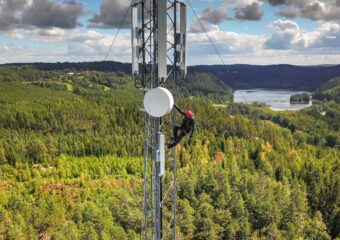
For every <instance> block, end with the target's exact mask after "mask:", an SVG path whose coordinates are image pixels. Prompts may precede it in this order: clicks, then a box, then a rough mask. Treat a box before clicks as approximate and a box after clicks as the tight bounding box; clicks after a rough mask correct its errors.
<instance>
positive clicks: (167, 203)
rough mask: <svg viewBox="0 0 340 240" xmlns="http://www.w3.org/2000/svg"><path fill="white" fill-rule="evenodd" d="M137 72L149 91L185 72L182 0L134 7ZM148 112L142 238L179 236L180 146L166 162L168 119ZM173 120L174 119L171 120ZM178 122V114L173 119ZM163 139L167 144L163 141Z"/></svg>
mask: <svg viewBox="0 0 340 240" xmlns="http://www.w3.org/2000/svg"><path fill="white" fill-rule="evenodd" d="M131 9H132V10H131V12H132V24H131V26H132V28H131V35H132V38H131V39H132V74H133V77H134V79H135V85H136V87H137V88H139V89H141V90H142V91H143V92H144V93H146V92H147V91H149V90H150V89H153V88H157V87H160V86H164V84H165V82H167V86H168V87H171V90H172V93H173V94H174V93H175V92H176V89H177V83H178V82H179V81H180V80H182V79H183V78H184V77H185V75H186V71H187V70H186V28H187V21H186V5H185V4H184V3H183V2H181V1H177V0H174V1H167V0H141V1H136V2H134V3H133V5H132V6H131ZM143 112H144V200H143V214H144V216H143V224H142V233H141V236H143V237H142V238H143V239H147V240H149V239H156V240H160V239H171V238H172V239H176V236H177V233H176V225H177V219H176V207H177V202H176V197H177V196H176V194H177V193H176V149H175V148H174V150H173V157H171V159H169V160H168V161H167V162H166V165H167V171H166V174H164V166H161V165H162V163H161V161H160V152H162V148H163V151H164V134H163V133H162V132H163V131H162V130H163V129H162V128H164V125H166V122H167V121H165V120H169V118H168V119H163V118H159V117H151V116H150V115H149V114H148V113H146V112H145V111H143ZM169 122H171V119H170V121H169ZM175 123H176V116H175V113H173V116H172V124H175ZM162 144H163V146H162Z"/></svg>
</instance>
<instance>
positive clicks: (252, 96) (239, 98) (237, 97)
mask: <svg viewBox="0 0 340 240" xmlns="http://www.w3.org/2000/svg"><path fill="white" fill-rule="evenodd" d="M297 93H303V92H299V91H289V90H264V89H249V90H237V91H235V92H234V102H236V103H240V102H241V103H253V102H261V103H265V104H267V105H268V106H269V107H270V109H272V110H274V111H284V110H300V109H303V108H306V107H309V106H311V105H312V102H310V103H309V104H290V96H292V95H294V94H297Z"/></svg>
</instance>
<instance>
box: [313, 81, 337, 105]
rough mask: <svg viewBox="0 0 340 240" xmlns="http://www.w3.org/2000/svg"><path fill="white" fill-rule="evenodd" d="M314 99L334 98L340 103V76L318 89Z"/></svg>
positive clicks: (328, 99)
mask: <svg viewBox="0 0 340 240" xmlns="http://www.w3.org/2000/svg"><path fill="white" fill-rule="evenodd" d="M313 97H314V99H318V100H321V101H322V100H327V101H330V100H334V101H336V102H338V103H340V77H337V78H333V79H331V80H329V81H328V82H326V83H324V84H322V85H321V86H320V87H319V88H318V89H316V91H315V93H314V95H313Z"/></svg>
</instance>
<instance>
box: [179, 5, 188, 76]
mask: <svg viewBox="0 0 340 240" xmlns="http://www.w3.org/2000/svg"><path fill="white" fill-rule="evenodd" d="M180 19H181V22H180V33H181V36H182V46H181V51H182V57H181V64H180V68H181V71H183V73H184V75H186V74H187V6H186V5H181V8H180Z"/></svg>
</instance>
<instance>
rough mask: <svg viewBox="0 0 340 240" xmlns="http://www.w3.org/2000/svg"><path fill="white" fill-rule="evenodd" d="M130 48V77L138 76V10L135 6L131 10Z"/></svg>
mask: <svg viewBox="0 0 340 240" xmlns="http://www.w3.org/2000/svg"><path fill="white" fill-rule="evenodd" d="M131 19H132V22H131V46H132V48H131V49H132V76H136V75H138V55H139V53H138V52H139V50H138V49H139V48H138V46H137V44H138V41H137V40H138V27H137V25H138V9H137V7H136V6H134V7H132V9H131Z"/></svg>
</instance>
